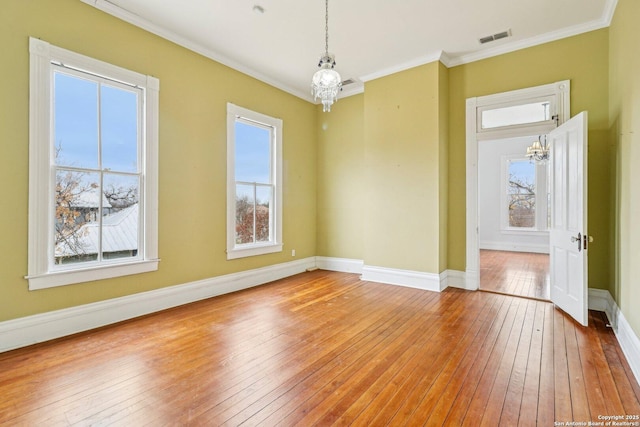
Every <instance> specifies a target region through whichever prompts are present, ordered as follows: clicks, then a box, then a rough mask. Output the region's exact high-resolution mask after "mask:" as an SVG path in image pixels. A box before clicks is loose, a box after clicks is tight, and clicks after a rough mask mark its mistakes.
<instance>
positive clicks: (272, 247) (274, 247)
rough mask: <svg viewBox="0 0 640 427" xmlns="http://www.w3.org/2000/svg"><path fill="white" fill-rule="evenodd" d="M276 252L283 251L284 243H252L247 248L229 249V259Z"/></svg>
mask: <svg viewBox="0 0 640 427" xmlns="http://www.w3.org/2000/svg"><path fill="white" fill-rule="evenodd" d="M275 252H282V243H277V244H272V243H269V244H265V245H260V246H258V245H251V246H249V247H246V248H237V247H236V248H234V249H230V250H227V260H230V259H238V258H246V257H250V256H256V255H264V254H272V253H275Z"/></svg>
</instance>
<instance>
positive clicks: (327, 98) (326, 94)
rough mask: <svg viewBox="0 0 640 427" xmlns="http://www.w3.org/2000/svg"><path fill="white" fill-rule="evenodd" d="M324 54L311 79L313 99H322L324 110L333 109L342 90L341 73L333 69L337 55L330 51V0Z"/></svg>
mask: <svg viewBox="0 0 640 427" xmlns="http://www.w3.org/2000/svg"><path fill="white" fill-rule="evenodd" d="M324 21H325V26H324V31H325V33H324V42H325V44H324V54H323V55H321V56H320V62H319V63H318V67H320V69H319V70H318V71H316V73H315V74H314V75H313V79H312V80H311V94H312V95H313V100H314V101H315V100H316V99H318V98H320V99H321V100H322V111H331V104H333V103H334V102H336V101H337V100H338V92H339V91H340V90H342V83H341V81H342V79H341V78H340V74H339V73H338V72H337V71H336V70H334V69H333V67H335V65H336V61H335V57H334V56H333V54H331V53H329V0H325V18H324Z"/></svg>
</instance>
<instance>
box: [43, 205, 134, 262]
mask: <svg viewBox="0 0 640 427" xmlns="http://www.w3.org/2000/svg"><path fill="white" fill-rule="evenodd" d="M138 220H139V217H138V204H137V203H136V204H135V205H131V206H129V207H128V208H125V209H123V210H121V211H118V212H116V213H114V214H111V215H105V216H103V217H102V230H103V233H102V252H103V253H104V252H120V251H132V250H136V249H138V222H139V221H138ZM78 235H79V236H80V245H81V247H82V248H83V254H96V253H98V239H99V223H98V222H97V221H92V222H87V223H86V224H84V225H83V226H82V227H80V229H79V230H78ZM74 255H78V254H77V253H76V252H75V251H74V250H72V249H71V248H70V247H69V246H68V245H67V244H66V243H61V244H59V245H57V246H56V250H55V256H57V257H60V256H74Z"/></svg>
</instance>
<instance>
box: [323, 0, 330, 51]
mask: <svg viewBox="0 0 640 427" xmlns="http://www.w3.org/2000/svg"><path fill="white" fill-rule="evenodd" d="M324 8H325V10H324V53H325V55H327V56H329V0H325V2H324Z"/></svg>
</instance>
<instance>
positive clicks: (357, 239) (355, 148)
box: [317, 94, 366, 260]
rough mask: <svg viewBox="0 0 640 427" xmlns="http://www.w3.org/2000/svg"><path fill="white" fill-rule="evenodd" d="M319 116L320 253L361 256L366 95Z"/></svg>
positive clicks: (338, 105) (346, 99) (355, 96)
mask: <svg viewBox="0 0 640 427" xmlns="http://www.w3.org/2000/svg"><path fill="white" fill-rule="evenodd" d="M318 108H319V110H318V111H319V113H318V114H319V119H318V134H319V136H318V167H317V168H318V255H319V256H327V257H336V258H350V259H357V260H362V259H364V246H363V244H364V217H365V210H364V209H363V206H364V202H365V196H364V191H365V188H366V187H365V167H364V95H362V94H360V95H354V96H350V97H348V98H345V99H341V100H340V101H339V102H338V103H337V104H335V105H334V106H333V108H332V109H331V112H330V113H323V112H322V108H321V106H320V107H318Z"/></svg>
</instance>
